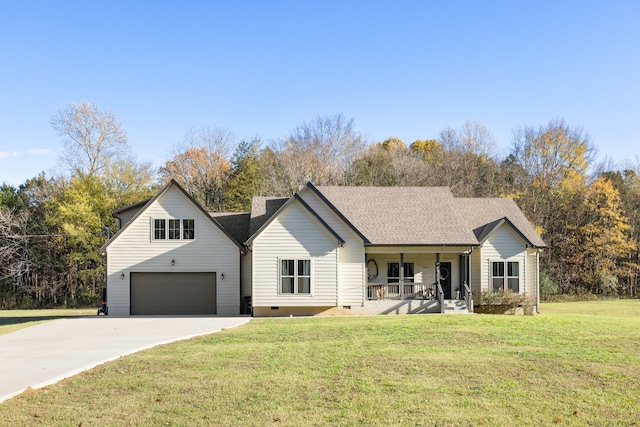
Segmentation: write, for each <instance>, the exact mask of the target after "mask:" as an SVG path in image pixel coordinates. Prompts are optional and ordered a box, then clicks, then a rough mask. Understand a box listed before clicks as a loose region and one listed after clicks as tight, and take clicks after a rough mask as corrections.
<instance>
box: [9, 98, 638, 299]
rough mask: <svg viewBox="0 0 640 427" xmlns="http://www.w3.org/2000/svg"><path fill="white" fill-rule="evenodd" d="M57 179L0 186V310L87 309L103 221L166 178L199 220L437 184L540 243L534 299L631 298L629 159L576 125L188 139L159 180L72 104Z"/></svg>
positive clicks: (123, 139) (60, 126)
mask: <svg viewBox="0 0 640 427" xmlns="http://www.w3.org/2000/svg"><path fill="white" fill-rule="evenodd" d="M51 125H52V128H53V129H54V130H55V132H56V133H57V134H58V135H59V136H60V137H61V139H62V144H63V154H62V156H61V157H60V165H61V167H62V168H63V169H64V170H65V171H66V173H65V174H62V175H60V176H56V177H46V176H45V175H44V174H40V175H38V176H37V177H34V178H31V179H28V180H27V181H26V182H25V183H23V184H21V185H20V186H19V187H17V188H16V187H12V186H10V185H7V184H3V185H2V186H1V187H0V308H5V309H6V308H17V307H51V306H82V305H88V304H95V303H97V302H98V301H99V299H100V298H101V296H102V289H103V288H104V285H105V268H104V260H103V257H102V255H101V254H100V251H99V249H100V247H101V246H102V245H103V244H104V243H105V242H106V240H107V239H108V238H109V235H110V234H111V233H112V232H113V231H115V229H116V228H115V227H116V220H115V219H114V218H113V217H112V216H111V212H112V211H113V210H114V209H116V208H118V207H122V206H126V205H129V204H133V203H136V202H139V201H141V200H144V199H146V198H149V197H151V196H152V195H153V194H154V193H155V192H156V191H157V190H158V188H159V187H160V186H161V185H162V184H163V183H164V182H166V181H167V180H169V179H171V178H175V179H176V180H177V181H178V182H180V183H181V184H182V185H183V186H184V187H185V189H186V190H187V191H188V192H189V193H190V194H192V195H193V197H194V198H195V199H196V200H198V201H199V202H200V203H201V204H202V205H203V206H204V207H205V209H208V210H209V211H211V212H216V211H227V212H247V211H249V210H250V206H251V199H252V197H253V196H291V195H292V194H294V193H295V192H296V191H297V190H298V189H299V188H300V187H301V186H302V185H304V184H305V183H306V182H307V181H311V182H313V183H314V184H315V185H359V186H369V185H376V186H448V187H450V188H451V191H452V192H453V193H454V195H455V196H457V197H512V198H513V199H514V200H515V201H516V202H517V203H518V205H519V206H520V208H521V209H522V210H523V211H524V213H525V215H527V217H528V218H529V220H530V221H531V222H532V224H533V225H534V226H535V227H536V228H537V230H538V232H539V233H540V234H541V235H542V237H543V239H544V240H545V242H546V243H547V245H548V246H549V247H548V248H547V249H545V250H544V251H543V253H542V257H541V259H542V270H541V290H542V293H543V297H545V298H552V297H554V296H556V295H563V294H571V295H575V296H578V297H584V296H587V295H603V296H625V297H635V296H636V295H637V287H638V280H639V273H640V254H639V252H638V248H639V246H640V245H639V244H640V163H639V162H638V160H636V162H635V163H629V164H625V165H607V164H603V163H600V164H596V163H595V161H596V158H595V156H596V148H595V146H594V144H593V143H592V141H591V140H590V138H589V135H588V134H587V133H586V132H585V131H584V129H583V128H581V127H579V126H572V125H570V124H568V123H566V122H565V121H564V120H560V119H554V120H551V121H550V122H549V123H547V124H544V125H541V126H537V127H536V126H523V127H519V128H516V129H515V130H514V132H513V140H512V144H511V147H510V149H509V151H508V153H506V154H503V153H501V152H499V151H498V150H497V146H496V141H495V138H494V137H493V135H492V133H491V131H490V130H489V129H488V128H487V127H486V126H484V125H482V124H481V123H477V122H472V121H466V122H465V123H463V124H462V125H461V126H460V127H458V128H446V129H444V130H442V131H441V132H440V134H439V135H438V137H437V138H435V139H425V140H416V141H413V142H411V143H410V144H406V143H405V142H404V141H402V140H400V139H398V138H389V139H386V140H385V141H381V142H377V143H370V142H369V141H367V140H366V138H365V137H364V136H363V135H362V134H361V133H360V132H358V131H357V130H356V129H355V124H354V121H353V120H352V119H348V118H346V117H344V116H343V115H334V116H318V117H316V118H314V119H313V120H311V121H309V122H305V123H302V124H300V125H299V126H297V127H296V128H295V129H293V130H291V131H290V132H289V134H288V135H287V136H286V137H283V138H280V139H276V140H271V141H262V140H261V139H259V138H254V139H247V140H237V139H236V137H235V136H234V135H232V134H231V133H230V132H228V131H226V130H223V129H210V128H201V129H192V130H190V131H188V132H187V133H186V135H185V137H184V139H183V140H182V141H181V142H180V143H179V144H178V145H176V147H174V153H173V154H172V155H171V156H170V158H169V159H168V160H167V161H166V162H165V164H164V165H163V166H162V167H160V168H159V169H158V170H154V169H153V168H152V166H151V165H150V164H148V163H144V162H138V161H137V160H136V158H135V156H134V155H133V153H132V152H131V148H130V145H129V142H128V139H127V135H126V131H125V130H124V129H123V128H122V126H121V125H120V123H119V122H118V119H117V117H116V116H115V114H113V113H111V112H107V111H103V110H101V109H100V108H99V107H98V106H96V105H94V104H91V103H89V102H86V101H83V102H80V103H77V104H69V105H68V106H66V107H64V108H63V109H61V110H60V111H59V112H58V113H57V114H56V115H55V116H54V117H53V118H52V120H51Z"/></svg>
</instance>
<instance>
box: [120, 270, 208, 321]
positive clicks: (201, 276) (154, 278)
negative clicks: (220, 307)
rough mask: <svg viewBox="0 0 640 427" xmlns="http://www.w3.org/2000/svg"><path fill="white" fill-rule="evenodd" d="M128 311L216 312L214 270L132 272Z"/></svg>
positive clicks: (144, 312) (160, 312)
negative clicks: (204, 271)
mask: <svg viewBox="0 0 640 427" xmlns="http://www.w3.org/2000/svg"><path fill="white" fill-rule="evenodd" d="M131 314H132V315H136V314H138V315H141V314H167V315H178V314H216V274H215V273H131Z"/></svg>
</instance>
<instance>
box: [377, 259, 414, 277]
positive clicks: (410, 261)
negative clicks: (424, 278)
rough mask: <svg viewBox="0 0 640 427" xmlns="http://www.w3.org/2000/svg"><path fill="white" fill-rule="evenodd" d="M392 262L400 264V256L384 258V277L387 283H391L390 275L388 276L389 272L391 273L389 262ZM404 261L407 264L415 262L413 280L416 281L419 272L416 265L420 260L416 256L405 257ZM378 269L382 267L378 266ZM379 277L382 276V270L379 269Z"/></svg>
mask: <svg viewBox="0 0 640 427" xmlns="http://www.w3.org/2000/svg"><path fill="white" fill-rule="evenodd" d="M390 262H397V263H398V264H400V258H385V259H384V278H385V280H386V283H389V276H387V274H388V273H389V266H388V264H389V263H390ZM404 263H405V264H413V282H414V283H415V281H416V274H417V271H416V266H417V265H418V262H417V261H416V260H415V259H414V258H405V259H404ZM378 269H380V267H378ZM378 277H380V271H378ZM405 278H406V277H405ZM394 279H395V277H394ZM398 279H399V277H398ZM394 283H395V282H394ZM406 283H410V282H406Z"/></svg>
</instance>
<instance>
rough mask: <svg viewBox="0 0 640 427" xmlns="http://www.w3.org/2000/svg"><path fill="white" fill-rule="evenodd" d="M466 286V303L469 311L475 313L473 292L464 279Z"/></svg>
mask: <svg viewBox="0 0 640 427" xmlns="http://www.w3.org/2000/svg"><path fill="white" fill-rule="evenodd" d="M462 286H463V288H464V303H465V304H467V310H469V313H473V294H472V293H471V286H469V284H468V283H467V282H466V281H464V282H462Z"/></svg>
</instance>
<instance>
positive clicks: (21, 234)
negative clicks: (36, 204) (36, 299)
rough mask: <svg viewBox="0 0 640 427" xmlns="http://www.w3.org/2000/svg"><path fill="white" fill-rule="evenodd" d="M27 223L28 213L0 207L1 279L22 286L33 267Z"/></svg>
mask: <svg viewBox="0 0 640 427" xmlns="http://www.w3.org/2000/svg"><path fill="white" fill-rule="evenodd" d="M27 221H28V211H26V210H23V211H16V210H15V209H7V208H4V207H0V279H8V280H9V281H11V282H13V283H16V284H21V283H22V282H24V281H25V278H26V276H27V275H28V274H29V272H30V271H31V269H32V267H33V265H32V262H31V260H30V256H29V245H28V243H29V242H28V236H27V235H26V228H27Z"/></svg>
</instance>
